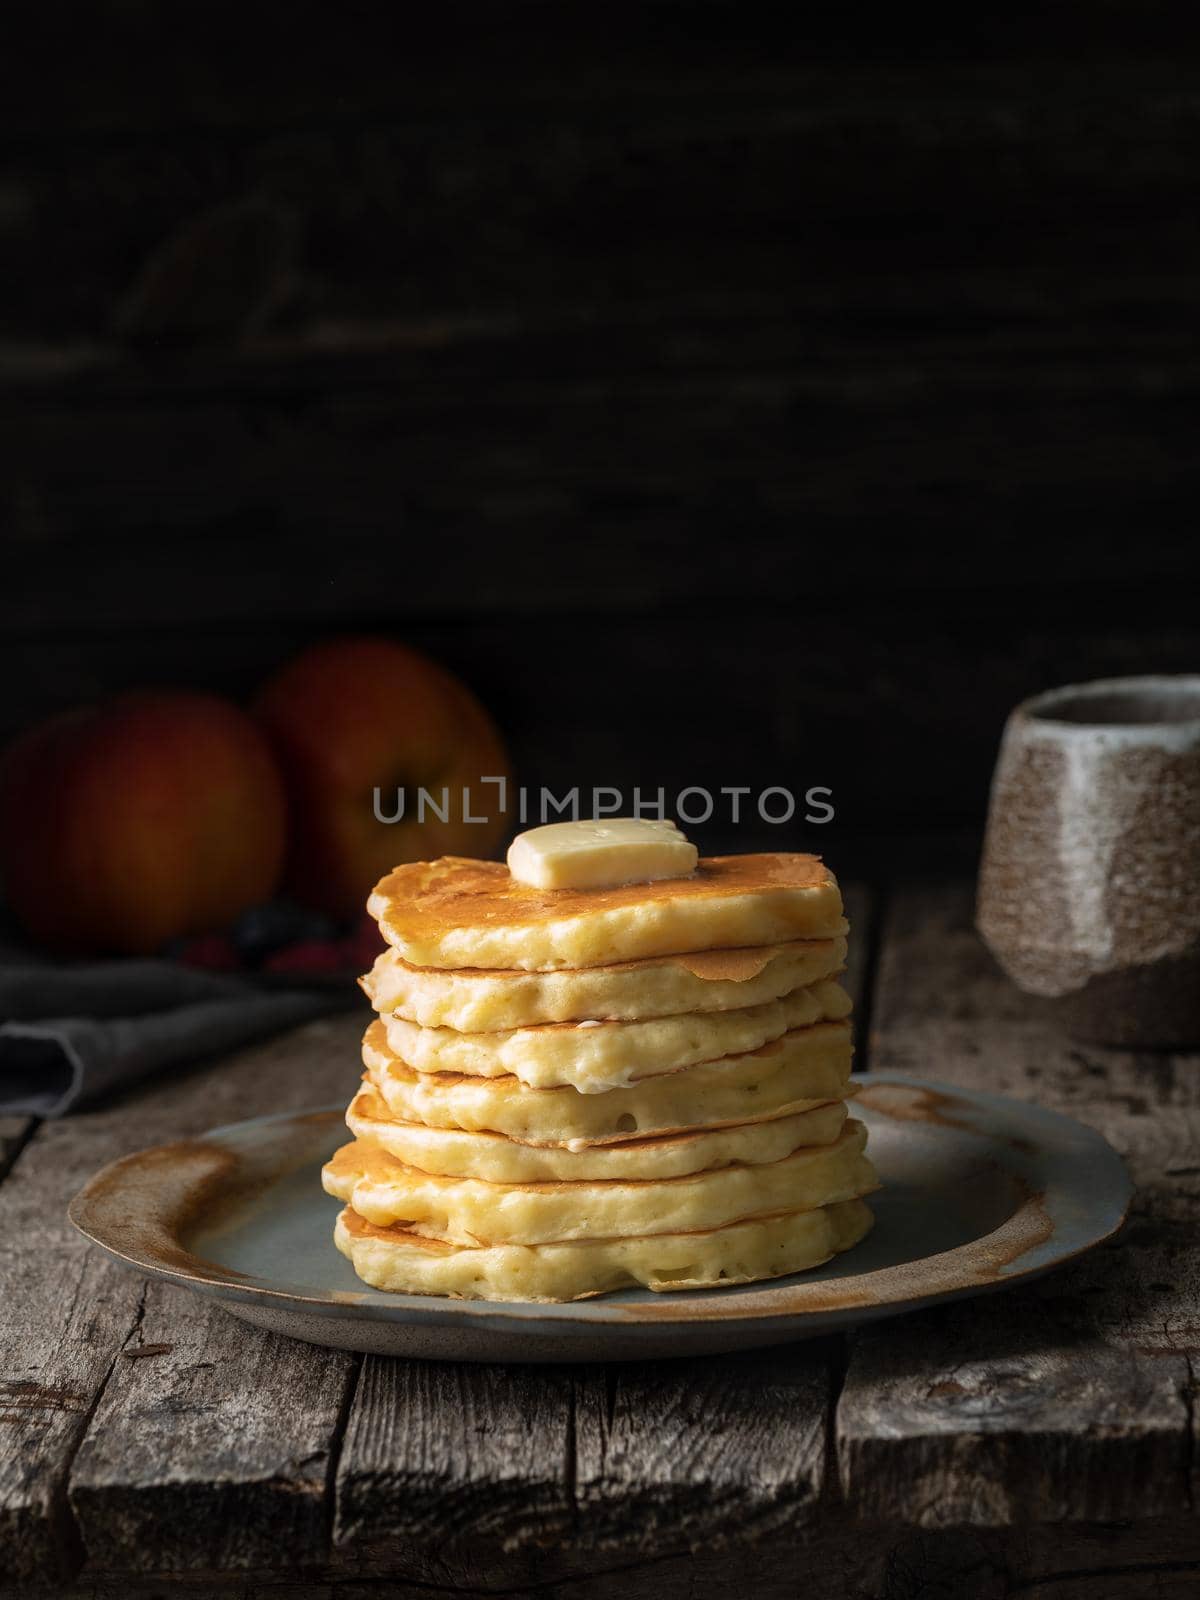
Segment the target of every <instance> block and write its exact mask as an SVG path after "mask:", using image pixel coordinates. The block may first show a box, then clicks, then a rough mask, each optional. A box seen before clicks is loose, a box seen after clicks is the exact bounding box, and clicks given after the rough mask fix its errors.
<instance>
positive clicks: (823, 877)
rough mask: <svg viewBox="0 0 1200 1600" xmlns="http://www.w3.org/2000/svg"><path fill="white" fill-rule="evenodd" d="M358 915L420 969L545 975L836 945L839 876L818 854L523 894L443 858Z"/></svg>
mask: <svg viewBox="0 0 1200 1600" xmlns="http://www.w3.org/2000/svg"><path fill="white" fill-rule="evenodd" d="M367 909H368V910H369V911H370V913H371V915H372V916H373V917H375V919H376V920H377V921H378V923H379V926H380V929H381V931H382V933H383V936H384V938H385V939H387V941H388V943H389V944H392V945H394V946H395V947H396V948H397V949H398V950H399V951H400V953H401V955H402V956H403V957H404V959H405V960H406V961H408V962H411V963H412V964H413V965H415V966H424V967H485V968H489V969H490V968H517V969H520V970H521V971H526V972H529V971H554V970H556V969H558V968H562V967H594V966H601V965H606V964H610V963H612V962H618V961H630V960H635V959H638V958H641V957H647V956H662V955H674V954H679V953H683V952H689V951H700V950H706V951H707V950H715V949H732V948H738V947H741V946H754V945H769V944H783V943H787V942H789V941H791V940H794V939H835V938H838V937H839V936H840V935H842V934H844V933H845V932H846V923H845V920H844V918H843V916H842V898H841V894H840V892H839V890H838V886H837V880H836V879H835V878H834V876H833V874H832V873H831V872H830V871H829V870H828V868H827V867H825V866H824V865H823V864H822V862H821V860H820V858H819V857H817V856H810V855H794V854H766V855H745V856H709V857H707V858H705V859H703V860H702V861H701V862H700V864H699V866H698V867H697V869H696V871H695V872H694V873H693V874H692V875H691V876H690V877H687V878H663V879H660V880H658V881H656V882H654V883H632V884H623V885H621V886H620V887H614V888H607V889H580V890H574V889H557V890H542V889H533V888H530V887H529V886H528V885H526V884H523V883H518V882H517V881H516V880H515V879H514V878H513V877H512V875H511V874H510V873H509V870H508V868H507V867H506V866H504V865H502V864H501V863H500V862H496V861H470V860H466V859H464V858H463V857H460V856H444V857H442V859H441V860H439V861H418V862H413V863H412V864H410V865H408V866H401V867H397V868H396V869H395V870H394V871H393V872H390V873H389V874H388V875H387V877H385V878H383V879H382V880H381V881H380V883H379V884H378V885H377V886H376V888H375V891H374V893H373V894H372V895H371V898H370V900H369V901H368V902H367Z"/></svg>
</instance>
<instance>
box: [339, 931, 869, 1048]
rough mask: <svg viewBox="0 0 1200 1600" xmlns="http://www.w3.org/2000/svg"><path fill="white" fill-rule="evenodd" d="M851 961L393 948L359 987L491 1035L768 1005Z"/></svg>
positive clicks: (406, 1011)
mask: <svg viewBox="0 0 1200 1600" xmlns="http://www.w3.org/2000/svg"><path fill="white" fill-rule="evenodd" d="M845 961H846V941H845V939H843V938H840V937H839V938H837V939H796V940H793V941H792V942H791V943H790V944H775V945H759V946H756V947H751V948H749V949H745V948H743V949H740V950H704V951H699V952H696V953H693V954H690V955H674V956H654V957H646V958H644V959H643V960H640V961H621V962H617V963H615V964H613V965H612V966H605V967H583V968H580V969H578V970H576V971H569V970H561V971H558V972H521V971H519V970H513V969H506V970H503V971H499V970H497V971H491V972H489V971H488V970H487V969H486V968H483V967H475V968H473V969H471V970H468V971H461V970H460V971H455V970H450V969H447V968H444V967H414V966H412V965H411V964H410V963H409V962H407V961H405V959H404V957H403V956H402V955H401V954H400V952H399V951H398V950H395V949H392V948H391V947H390V946H389V947H388V949H386V950H384V951H383V953H382V954H381V955H380V956H379V958H378V960H377V961H376V962H375V965H374V966H373V967H372V968H371V970H370V972H369V973H367V975H366V977H365V978H363V979H362V980H361V983H362V987H363V989H364V990H365V992H366V994H367V997H368V999H369V1000H370V1002H371V1004H372V1005H373V1006H374V1007H375V1009H376V1011H385V1012H394V1013H395V1015H396V1016H399V1017H404V1018H406V1019H407V1020H408V1021H409V1022H419V1023H421V1025H422V1026H423V1027H426V1028H457V1029H458V1031H459V1032H460V1033H490V1032H495V1031H497V1030H499V1029H503V1028H523V1027H527V1026H529V1025H530V1024H531V1023H536V1022H581V1021H584V1020H585V1019H600V1020H602V1021H609V1020H616V1021H632V1020H633V1019H634V1018H638V1017H670V1016H677V1015H679V1013H681V1012H684V1011H729V1010H733V1009H736V1008H741V1007H745V1006H757V1005H763V1004H765V1002H766V1001H768V1000H777V999H778V998H779V997H780V995H785V994H790V993H791V991H792V990H793V989H800V988H803V987H805V986H806V985H808V984H812V983H816V982H818V981H819V980H820V979H821V978H829V977H832V976H833V975H834V974H835V973H838V972H840V971H841V970H842V967H843V966H844V965H845Z"/></svg>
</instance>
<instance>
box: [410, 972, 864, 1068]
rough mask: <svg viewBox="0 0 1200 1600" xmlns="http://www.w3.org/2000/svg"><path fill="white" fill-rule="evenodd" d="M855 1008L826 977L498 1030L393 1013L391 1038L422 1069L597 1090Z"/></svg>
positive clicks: (753, 1045) (748, 1046) (750, 1046)
mask: <svg viewBox="0 0 1200 1600" xmlns="http://www.w3.org/2000/svg"><path fill="white" fill-rule="evenodd" d="M849 1012H850V997H849V995H848V994H847V993H846V992H845V990H844V989H843V988H841V986H840V985H839V984H837V983H834V982H832V981H831V980H828V979H826V980H824V981H823V982H821V983H817V984H814V985H813V986H812V987H811V988H808V989H796V990H793V992H792V993H791V994H789V995H784V996H783V998H782V999H780V1000H771V1001H768V1002H767V1003H766V1004H765V1005H761V1006H747V1007H746V1008H745V1009H744V1010H738V1011H703V1012H694V1013H692V1012H686V1013H684V1014H683V1015H682V1016H674V1017H653V1018H650V1019H648V1020H647V1021H645V1022H539V1023H536V1024H535V1025H534V1026H532V1027H529V1028H514V1029H508V1030H502V1031H500V1032H497V1033H458V1032H456V1030H455V1029H453V1028H423V1027H421V1025H420V1024H419V1023H416V1022H408V1021H406V1020H405V1019H404V1018H403V1017H386V1018H384V1028H385V1030H386V1032H387V1039H388V1045H389V1046H390V1048H391V1049H392V1050H393V1051H394V1052H395V1054H396V1055H398V1056H400V1057H401V1059H402V1060H404V1061H406V1062H407V1063H408V1064H409V1066H410V1067H415V1068H416V1069H417V1071H418V1072H462V1073H465V1074H467V1075H468V1076H470V1077H479V1078H497V1077H503V1076H505V1075H506V1074H511V1075H512V1076H513V1077H516V1078H520V1080H521V1082H522V1083H527V1084H529V1085H530V1087H531V1088H535V1089H550V1088H555V1087H558V1086H560V1085H564V1084H569V1085H570V1086H571V1087H573V1088H575V1089H578V1090H579V1091H580V1092H581V1093H582V1094H597V1093H600V1092H602V1091H604V1090H608V1089H613V1088H625V1087H627V1086H628V1085H629V1084H631V1083H633V1082H634V1081H635V1080H636V1079H638V1078H649V1077H653V1076H654V1075H655V1073H659V1072H673V1071H675V1070H677V1069H678V1068H679V1067H687V1066H691V1065H692V1064H693V1063H694V1062H697V1061H715V1060H717V1059H718V1058H720V1057H721V1056H732V1055H739V1054H741V1053H742V1052H744V1051H747V1050H757V1049H758V1048H759V1047H760V1046H761V1045H764V1044H768V1043H769V1042H770V1041H771V1040H772V1039H778V1038H779V1037H780V1036H781V1035H782V1034H784V1033H787V1032H789V1031H790V1030H792V1029H794V1028H804V1027H808V1026H809V1025H810V1024H812V1023H814V1022H833V1021H839V1020H840V1019H841V1018H843V1017H845V1016H847V1015H848V1014H849Z"/></svg>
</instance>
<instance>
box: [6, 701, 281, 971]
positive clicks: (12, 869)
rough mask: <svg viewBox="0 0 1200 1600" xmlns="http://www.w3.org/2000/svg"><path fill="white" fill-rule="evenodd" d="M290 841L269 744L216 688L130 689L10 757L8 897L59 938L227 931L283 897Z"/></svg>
mask: <svg viewBox="0 0 1200 1600" xmlns="http://www.w3.org/2000/svg"><path fill="white" fill-rule="evenodd" d="M284 840H285V818H284V800H283V789H282V785H281V783H280V779H279V773H278V770H277V768H276V766H275V763H274V760H273V758H272V756H271V752H270V749H269V748H268V746H267V744H266V742H265V740H264V739H263V737H262V735H261V734H260V733H259V731H258V729H257V728H256V727H255V725H254V723H253V722H252V721H251V719H250V718H249V717H247V716H246V715H245V714H244V713H243V712H241V711H239V710H238V709H237V707H236V706H232V705H230V704H228V703H227V702H226V701H224V700H220V699H218V698H217V697H216V696H214V695H207V694H191V693H185V692H182V691H180V692H172V691H165V690H164V691H155V692H146V693H137V694H126V695H121V696H119V697H118V698H116V699H115V700H112V701H109V702H108V703H107V704H103V705H99V706H96V707H92V708H87V709H83V710H79V711H71V712H67V713H65V714H64V715H62V716H58V717H54V718H52V719H51V720H50V721H49V722H45V723H42V724H41V725H40V726H38V727H35V728H32V729H30V730H29V731H28V732H26V733H24V734H22V735H21V736H20V737H18V738H17V739H16V740H15V742H14V743H13V744H12V745H10V746H9V748H8V749H7V751H6V752H5V753H4V756H3V759H2V761H0V869H2V870H3V875H4V891H5V896H6V898H7V900H8V903H9V905H10V906H11V907H12V909H13V910H14V911H15V912H16V914H17V916H18V918H19V919H20V921H21V922H22V924H23V925H24V927H25V928H26V929H27V930H28V932H29V933H30V934H32V935H33V937H34V938H35V939H37V940H39V941H41V942H42V943H44V944H46V945H49V946H51V947H52V948H54V949H58V950H70V951H77V952H88V951H95V952H99V951H114V952H124V953H128V954H144V953H148V952H150V951H153V950H156V949H157V948H158V947H159V946H160V945H162V944H163V942H164V941H165V940H167V939H172V938H175V937H177V936H179V935H181V934H194V933H205V932H209V931H211V930H213V929H217V928H221V927H223V926H224V925H225V924H227V923H228V922H230V921H231V920H232V918H234V917H235V916H236V915H237V914H238V912H239V911H243V910H244V909H245V908H246V907H247V906H250V905H253V904H255V903H256V902H257V901H261V900H265V899H267V898H268V897H269V896H270V895H271V894H272V892H273V891H274V889H275V887H276V883H277V880H278V877H279V871H280V867H281V865H282V861H283V849H284ZM67 1003H69V997H68V1001H67Z"/></svg>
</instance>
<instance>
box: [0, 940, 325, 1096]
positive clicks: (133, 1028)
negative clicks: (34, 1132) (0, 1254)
mask: <svg viewBox="0 0 1200 1600" xmlns="http://www.w3.org/2000/svg"><path fill="white" fill-rule="evenodd" d="M352 995H353V991H352V989H351V987H350V985H348V984H347V985H346V986H345V988H344V989H343V988H329V989H321V990H313V991H308V990H296V989H268V988H260V987H257V986H256V985H255V984H253V983H251V982H248V981H246V980H245V979H243V978H239V977H228V976H226V975H225V974H223V973H214V972H200V971H197V970H196V969H195V968H191V967H184V966H179V965H177V964H176V963H174V962H171V961H108V962H98V963H95V964H90V965H86V966H83V965H81V966H59V965H50V964H39V963H35V962H18V963H16V964H11V965H6V966H0V1019H3V1020H2V1021H0V1115H4V1114H12V1113H17V1114H25V1115H34V1116H41V1117H61V1116H62V1115H63V1114H64V1113H65V1112H68V1111H77V1110H80V1109H81V1108H82V1107H84V1106H87V1105H91V1104H92V1103H93V1102H94V1101H96V1100H98V1099H100V1098H101V1097H102V1096H103V1095H106V1094H108V1093H110V1092H111V1091H113V1090H115V1089H120V1088H124V1087H125V1086H126V1085H128V1084H131V1083H134V1082H135V1081H136V1080H137V1079H139V1078H144V1077H146V1076H147V1075H148V1074H150V1073H152V1072H157V1071H159V1070H160V1069H162V1068H165V1067H171V1066H175V1065H177V1064H179V1063H182V1062H185V1061H195V1060H197V1059H199V1058H200V1057H201V1056H205V1055H211V1054H215V1053H216V1052H218V1051H222V1050H232V1049H235V1048H236V1047H237V1046H239V1045H244V1044H250V1043H252V1042H253V1041H254V1040H256V1039H263V1038H266V1037H267V1036H268V1035H269V1034H272V1033H279V1032H281V1031H282V1030H283V1029H285V1028H291V1027H294V1026H296V1025H297V1024H298V1023H301V1022H307V1021H309V1020H310V1019H311V1018H313V1017H321V1016H326V1015H327V1014H328V1013H330V1012H332V1011H338V1010H342V1009H344V1008H345V1007H346V1006H348V1005H350V1004H351V1003H352Z"/></svg>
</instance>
